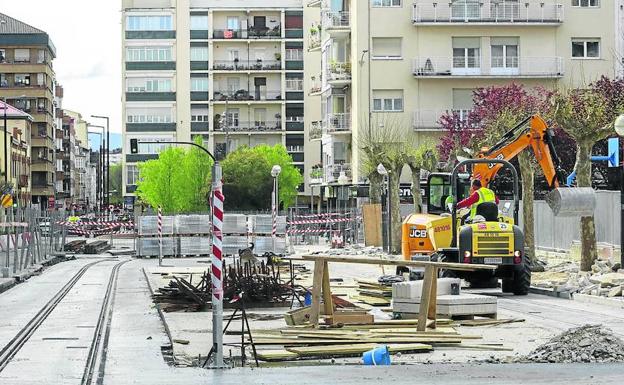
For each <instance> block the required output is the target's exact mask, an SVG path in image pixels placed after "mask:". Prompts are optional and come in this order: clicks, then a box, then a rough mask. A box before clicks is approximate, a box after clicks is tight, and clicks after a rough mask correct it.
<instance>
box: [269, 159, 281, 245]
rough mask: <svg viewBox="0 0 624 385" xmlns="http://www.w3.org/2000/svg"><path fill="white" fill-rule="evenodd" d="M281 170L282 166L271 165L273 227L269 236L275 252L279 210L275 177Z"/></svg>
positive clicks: (277, 185) (277, 186) (277, 187)
mask: <svg viewBox="0 0 624 385" xmlns="http://www.w3.org/2000/svg"><path fill="white" fill-rule="evenodd" d="M281 172H282V168H281V167H280V166H279V165H277V164H276V165H275V166H273V168H272V169H271V176H272V177H273V194H271V195H272V198H271V203H272V205H271V208H272V213H273V229H272V232H271V237H272V238H273V252H274V253H275V254H277V248H276V241H277V212H278V211H279V184H278V181H277V177H278V176H279V174H280V173H281Z"/></svg>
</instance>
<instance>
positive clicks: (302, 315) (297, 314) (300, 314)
mask: <svg viewBox="0 0 624 385" xmlns="http://www.w3.org/2000/svg"><path fill="white" fill-rule="evenodd" d="M311 310H312V307H311V306H306V307H302V308H300V309H295V310H290V311H287V312H286V313H285V314H284V320H285V321H286V325H288V326H295V325H303V324H305V323H306V322H309V321H310V312H311Z"/></svg>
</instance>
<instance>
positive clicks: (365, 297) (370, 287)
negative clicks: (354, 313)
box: [351, 279, 392, 306]
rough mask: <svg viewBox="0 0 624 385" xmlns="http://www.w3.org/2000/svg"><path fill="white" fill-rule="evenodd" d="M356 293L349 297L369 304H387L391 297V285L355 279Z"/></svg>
mask: <svg viewBox="0 0 624 385" xmlns="http://www.w3.org/2000/svg"><path fill="white" fill-rule="evenodd" d="M356 282H357V285H358V287H357V291H358V295H356V296H352V297H351V298H352V299H354V300H356V301H360V302H363V303H365V304H367V305H371V306H388V305H390V300H391V299H392V286H386V285H382V284H380V283H378V282H375V281H370V280H360V279H357V280H356Z"/></svg>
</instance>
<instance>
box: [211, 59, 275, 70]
mask: <svg viewBox="0 0 624 385" xmlns="http://www.w3.org/2000/svg"><path fill="white" fill-rule="evenodd" d="M212 69H213V70H214V71H276V70H281V69H282V62H281V60H215V61H214V63H213V65H212Z"/></svg>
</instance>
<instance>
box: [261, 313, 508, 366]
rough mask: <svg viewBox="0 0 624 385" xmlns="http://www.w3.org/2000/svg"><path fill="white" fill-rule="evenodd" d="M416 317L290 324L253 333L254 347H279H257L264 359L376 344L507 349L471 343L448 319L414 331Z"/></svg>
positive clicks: (402, 348) (356, 351)
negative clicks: (314, 325)
mask: <svg viewBox="0 0 624 385" xmlns="http://www.w3.org/2000/svg"><path fill="white" fill-rule="evenodd" d="M417 324H418V321H417V320H388V321H382V322H376V323H374V324H368V325H348V326H343V327H339V328H335V327H331V328H325V329H312V328H306V327H301V326H299V327H291V328H287V329H282V330H265V331H262V332H256V333H254V335H253V342H254V344H255V345H257V346H258V347H263V346H274V345H276V346H283V349H278V350H263V349H259V350H258V358H259V359H261V360H264V361H284V360H296V359H310V358H316V359H321V358H337V357H352V356H359V355H361V354H362V353H363V352H365V351H368V350H371V349H373V348H375V347H376V346H379V345H388V347H389V349H390V352H391V353H393V352H394V353H398V352H402V353H408V352H409V353H418V352H429V351H431V350H433V348H434V347H449V348H460V349H461V348H469V349H489V350H508V349H506V348H503V347H501V346H492V345H475V344H467V343H466V342H471V341H472V342H474V340H479V339H481V336H477V335H464V334H459V333H458V332H457V331H456V330H455V329H454V328H453V327H452V321H451V320H437V329H434V330H428V331H426V332H418V331H417V329H416V327H417Z"/></svg>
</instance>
